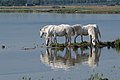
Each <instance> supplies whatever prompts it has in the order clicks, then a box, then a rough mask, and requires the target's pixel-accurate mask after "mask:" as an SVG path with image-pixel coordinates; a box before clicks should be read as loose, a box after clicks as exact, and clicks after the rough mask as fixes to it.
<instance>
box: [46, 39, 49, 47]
mask: <svg viewBox="0 0 120 80" xmlns="http://www.w3.org/2000/svg"><path fill="white" fill-rule="evenodd" d="M48 44H49V38H47V39H46V46H48Z"/></svg>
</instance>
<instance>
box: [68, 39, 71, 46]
mask: <svg viewBox="0 0 120 80" xmlns="http://www.w3.org/2000/svg"><path fill="white" fill-rule="evenodd" d="M70 44H71V37H69V39H68V45H70Z"/></svg>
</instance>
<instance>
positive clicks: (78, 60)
mask: <svg viewBox="0 0 120 80" xmlns="http://www.w3.org/2000/svg"><path fill="white" fill-rule="evenodd" d="M100 54H101V49H100V48H98V47H89V49H86V50H83V49H81V48H70V47H66V48H47V49H46V53H43V52H41V54H40V61H41V62H42V63H43V64H46V65H47V66H50V67H51V68H52V69H64V70H67V69H69V68H71V67H74V66H77V65H84V64H88V65H89V66H90V67H97V66H98V64H99V58H100Z"/></svg>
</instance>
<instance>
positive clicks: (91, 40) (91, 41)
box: [90, 35, 92, 44]
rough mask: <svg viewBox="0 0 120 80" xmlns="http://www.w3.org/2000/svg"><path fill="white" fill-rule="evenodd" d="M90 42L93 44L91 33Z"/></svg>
mask: <svg viewBox="0 0 120 80" xmlns="http://www.w3.org/2000/svg"><path fill="white" fill-rule="evenodd" d="M90 43H91V44H92V36H91V35H90Z"/></svg>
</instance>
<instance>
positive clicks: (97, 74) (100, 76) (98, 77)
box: [88, 73, 108, 80]
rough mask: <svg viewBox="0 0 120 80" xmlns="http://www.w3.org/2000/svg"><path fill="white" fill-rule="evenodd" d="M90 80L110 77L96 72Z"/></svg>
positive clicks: (103, 79)
mask: <svg viewBox="0 0 120 80" xmlns="http://www.w3.org/2000/svg"><path fill="white" fill-rule="evenodd" d="M88 80H108V78H105V77H104V76H103V74H99V73H95V74H91V75H90V77H89V78H88Z"/></svg>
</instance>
